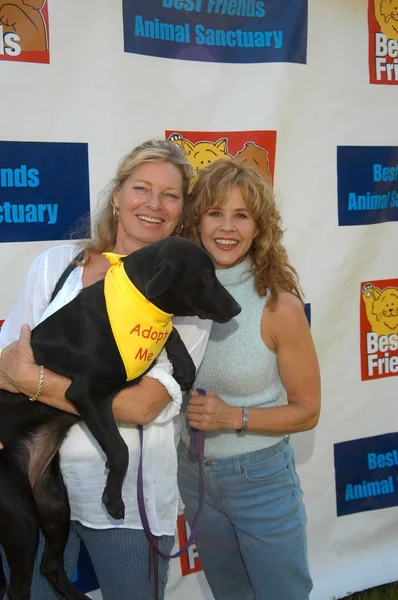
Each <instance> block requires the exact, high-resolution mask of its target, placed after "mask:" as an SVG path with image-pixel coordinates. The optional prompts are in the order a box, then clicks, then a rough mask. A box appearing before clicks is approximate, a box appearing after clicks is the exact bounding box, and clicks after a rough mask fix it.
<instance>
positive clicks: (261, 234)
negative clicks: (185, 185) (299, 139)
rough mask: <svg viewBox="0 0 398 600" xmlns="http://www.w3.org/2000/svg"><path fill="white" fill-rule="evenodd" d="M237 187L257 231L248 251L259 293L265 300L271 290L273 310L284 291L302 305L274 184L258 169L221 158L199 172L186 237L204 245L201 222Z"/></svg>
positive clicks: (300, 292)
mask: <svg viewBox="0 0 398 600" xmlns="http://www.w3.org/2000/svg"><path fill="white" fill-rule="evenodd" d="M235 186H237V187H238V188H239V189H240V192H241V194H242V197H243V200H244V202H245V204H246V207H247V209H248V210H249V212H250V213H251V215H252V217H253V219H254V221H255V223H256V226H257V230H258V233H257V235H256V237H255V239H254V240H253V244H252V247H251V249H250V251H249V256H250V258H251V261H252V264H253V272H254V280H255V288H256V291H257V293H258V294H259V295H260V296H265V295H266V293H267V290H270V298H269V306H271V307H272V306H274V305H275V303H276V301H277V299H278V293H279V292H280V291H281V290H287V291H289V292H292V293H293V294H295V295H296V296H297V297H298V298H299V299H300V300H301V301H303V297H302V290H301V287H300V284H299V282H298V275H297V272H296V270H295V269H294V268H293V267H292V266H291V265H290V264H289V261H288V256H287V252H286V250H285V248H284V246H283V245H282V243H281V240H282V236H283V230H282V227H281V216H280V213H279V211H278V209H277V206H276V203H275V197H274V193H273V189H272V186H271V183H270V182H269V181H268V179H266V178H265V177H264V176H263V175H262V173H261V172H260V171H259V170H258V169H256V168H255V167H250V166H247V165H242V164H240V163H238V162H235V161H234V160H231V159H228V158H226V159H224V158H221V159H219V160H216V161H215V162H214V163H212V164H210V165H209V166H207V167H205V168H204V169H202V170H200V171H199V173H198V176H197V178H196V180H195V183H194V185H193V188H192V190H191V195H190V201H189V203H188V205H187V209H186V211H185V221H184V236H185V237H187V238H189V239H191V240H192V241H193V242H195V243H196V244H201V238H200V221H201V218H202V217H203V215H204V214H205V213H206V211H207V210H209V209H210V208H211V207H212V206H214V205H215V204H217V205H218V206H222V205H223V204H225V203H226V202H228V199H229V198H230V196H231V192H232V190H233V188H234V187H235Z"/></svg>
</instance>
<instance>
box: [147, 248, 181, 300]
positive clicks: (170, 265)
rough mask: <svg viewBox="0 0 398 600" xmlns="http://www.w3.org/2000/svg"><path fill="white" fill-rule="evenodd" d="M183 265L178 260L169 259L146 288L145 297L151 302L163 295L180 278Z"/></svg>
mask: <svg viewBox="0 0 398 600" xmlns="http://www.w3.org/2000/svg"><path fill="white" fill-rule="evenodd" d="M181 267H182V264H181V262H180V261H179V260H177V259H176V258H168V259H167V260H165V261H164V262H163V263H162V265H161V266H160V268H159V270H158V271H157V272H156V273H155V275H154V276H153V277H152V279H151V280H150V281H148V283H147V284H146V286H145V295H146V297H147V298H148V299H149V300H150V299H151V298H156V297H157V296H160V294H163V293H164V292H165V291H166V290H167V289H168V288H169V287H170V285H171V284H172V282H173V281H174V280H175V279H176V278H177V277H178V275H179V273H180V272H181Z"/></svg>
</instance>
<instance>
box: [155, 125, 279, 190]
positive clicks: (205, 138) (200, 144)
mask: <svg viewBox="0 0 398 600" xmlns="http://www.w3.org/2000/svg"><path fill="white" fill-rule="evenodd" d="M166 139H168V140H170V141H172V142H173V143H174V144H176V145H178V146H180V147H181V148H182V149H183V150H184V152H185V154H186V155H187V157H188V158H189V160H190V162H191V164H192V165H193V166H194V168H195V169H196V171H197V172H198V171H199V170H200V169H203V168H204V167H206V166H207V165H209V164H211V163H213V162H214V161H216V160H218V159H219V158H226V157H229V158H234V159H236V160H238V161H240V162H241V163H242V164H246V165H250V166H253V167H256V168H257V169H259V170H260V171H261V172H262V173H263V175H264V176H265V177H266V178H267V179H269V180H270V181H272V180H273V176H274V166H275V150H276V131H244V132H243V131H233V132H214V131H213V132H209V131H206V132H198V131H176V130H168V131H166Z"/></svg>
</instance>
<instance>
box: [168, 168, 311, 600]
mask: <svg viewBox="0 0 398 600" xmlns="http://www.w3.org/2000/svg"><path fill="white" fill-rule="evenodd" d="M184 235H186V236H187V237H189V238H190V239H192V240H193V241H195V242H196V243H199V244H201V245H202V246H203V247H204V248H205V249H206V250H207V251H208V252H209V254H210V255H211V257H212V259H213V261H214V264H215V266H216V274H217V277H218V279H219V280H220V281H221V283H222V284H223V285H224V286H226V288H227V289H228V291H229V292H230V293H231V294H232V295H233V296H234V298H235V299H236V300H237V301H238V302H239V304H240V305H241V306H242V312H241V313H240V315H238V316H237V317H235V318H234V319H232V320H231V321H230V322H229V323H227V324H223V325H220V324H213V325H212V329H211V333H210V339H209V342H208V346H207V350H206V353H205V357H204V359H203V361H202V364H201V366H200V368H199V370H198V373H197V378H196V381H195V386H194V387H195V388H204V389H205V390H206V391H207V395H206V396H205V397H203V396H201V395H199V394H198V392H196V391H193V392H191V394H190V398H189V403H188V404H187V406H186V407H185V411H186V420H184V421H185V424H186V426H185V427H184V422H183V424H182V434H181V438H182V440H181V442H180V446H179V478H178V481H179V487H180V493H181V496H182V499H183V502H184V504H185V514H186V517H187V520H188V522H190V523H191V522H192V519H193V515H194V513H195V510H196V508H197V505H198V492H197V488H198V485H197V481H198V478H199V474H198V471H199V465H198V464H197V462H196V461H195V460H194V459H193V458H192V457H191V456H190V455H189V453H188V451H187V443H188V435H189V433H188V432H189V427H192V428H196V429H199V430H202V431H205V432H206V438H205V461H204V463H203V468H204V472H205V502H204V507H203V512H202V517H201V522H200V528H199V534H198V538H197V542H196V543H197V548H198V551H199V556H200V559H201V562H202V565H203V569H204V573H205V575H206V578H207V581H208V583H209V585H210V588H211V590H212V593H213V595H214V598H215V599H216V600H235V599H236V600H254V599H256V600H287V599H289V600H308V598H309V593H310V590H311V587H312V583H311V578H310V574H309V570H308V562H307V551H306V532H305V526H306V515H305V508H304V505H303V501H302V491H301V487H300V482H299V479H298V476H297V473H296V470H295V465H294V454H293V449H292V447H291V444H290V442H289V435H290V434H292V433H296V432H298V431H305V430H308V429H311V428H313V427H315V425H316V424H317V422H318V418H319V410H320V378H319V368H318V362H317V357H316V353H315V349H314V345H313V342H312V338H311V333H310V329H309V325H308V322H307V319H306V316H305V313H304V306H303V301H302V296H301V290H300V286H299V283H298V279H297V273H296V271H295V270H294V268H293V267H292V266H291V265H290V264H289V262H288V258H287V254H286V250H285V249H284V247H283V245H282V242H281V240H282V229H281V218H280V215H279V212H278V209H277V207H276V204H275V199H274V195H273V191H272V188H271V186H270V184H269V182H268V180H266V179H265V178H264V176H263V175H262V174H261V173H260V171H258V170H257V169H256V168H254V167H249V166H245V165H241V164H239V163H237V162H235V161H233V160H229V159H220V160H218V161H216V162H214V163H213V164H211V165H209V166H208V167H206V168H205V169H203V170H201V171H200V172H199V174H198V177H197V179H196V181H195V183H194V186H193V189H192V192H191V199H190V203H189V206H188V207H187V212H186V218H185V228H184ZM284 391H285V392H286V395H287V404H282V403H281V398H282V394H283V392H284Z"/></svg>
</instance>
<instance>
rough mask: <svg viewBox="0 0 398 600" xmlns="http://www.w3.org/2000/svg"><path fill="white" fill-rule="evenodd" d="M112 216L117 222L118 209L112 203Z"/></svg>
mask: <svg viewBox="0 0 398 600" xmlns="http://www.w3.org/2000/svg"><path fill="white" fill-rule="evenodd" d="M112 214H113V218H114V219H115V221H116V222H117V221H118V220H119V209H118V207H117V206H115V205H114V204H113V203H112Z"/></svg>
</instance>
